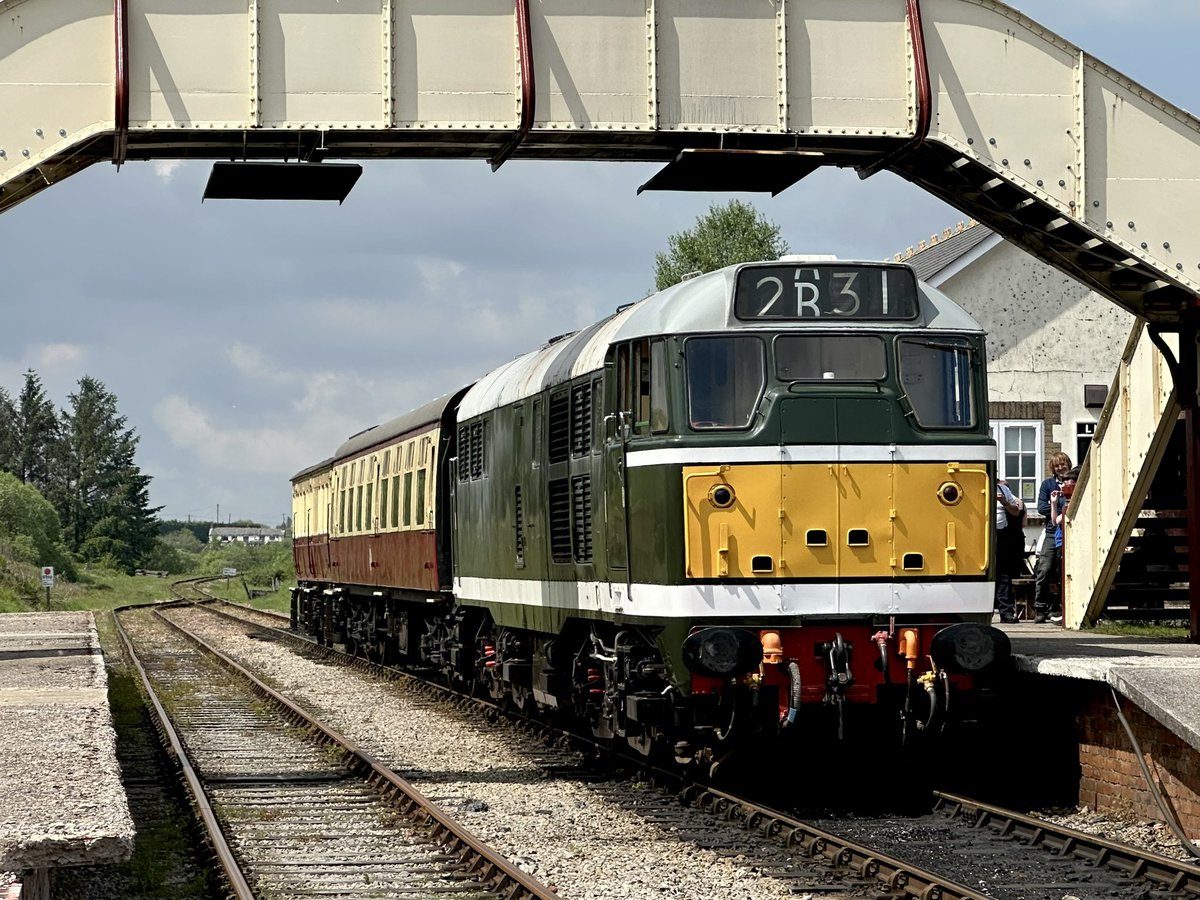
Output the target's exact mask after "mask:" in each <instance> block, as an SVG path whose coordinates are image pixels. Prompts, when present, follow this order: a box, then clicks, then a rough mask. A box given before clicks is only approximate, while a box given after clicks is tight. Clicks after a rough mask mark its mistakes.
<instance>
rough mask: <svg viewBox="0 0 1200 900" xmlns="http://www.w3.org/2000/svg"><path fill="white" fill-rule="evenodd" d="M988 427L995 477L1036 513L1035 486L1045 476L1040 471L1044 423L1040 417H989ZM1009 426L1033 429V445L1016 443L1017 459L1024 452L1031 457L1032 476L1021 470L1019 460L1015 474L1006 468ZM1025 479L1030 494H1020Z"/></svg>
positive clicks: (1011, 427) (1038, 484)
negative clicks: (992, 443) (1022, 473)
mask: <svg viewBox="0 0 1200 900" xmlns="http://www.w3.org/2000/svg"><path fill="white" fill-rule="evenodd" d="M988 427H989V430H990V431H991V435H992V438H993V439H994V440H995V441H996V477H997V478H1000V479H1004V480H1005V481H1007V482H1008V486H1009V489H1010V490H1012V492H1013V493H1014V494H1016V495H1017V496H1018V497H1020V498H1021V499H1022V500H1024V501H1025V506H1026V508H1027V509H1028V510H1029V511H1030V512H1031V513H1033V514H1036V513H1037V494H1038V489H1039V488H1040V487H1041V484H1042V481H1043V480H1044V479H1043V478H1042V475H1041V468H1042V458H1043V457H1044V456H1045V453H1044V447H1045V427H1046V423H1045V422H1044V421H1043V420H1042V419H992V420H991V421H989V423H988ZM1009 429H1013V430H1017V429H1031V430H1032V431H1033V446H1032V447H1031V448H1029V449H1025V448H1024V447H1023V446H1019V447H1018V449H1017V450H1016V451H1015V452H1016V454H1017V456H1018V459H1020V458H1021V457H1025V456H1029V457H1032V459H1033V475H1031V476H1028V477H1027V476H1023V475H1021V474H1020V471H1019V470H1020V465H1019V463H1018V473H1017V474H1016V475H1010V474H1009V472H1008V451H1007V450H1006V449H1005V445H1006V435H1007V432H1008V431H1009ZM1014 482H1015V484H1014ZM1026 483H1028V484H1031V485H1032V487H1031V488H1030V489H1029V490H1028V491H1027V492H1028V493H1029V494H1030V495H1031V496H1029V497H1025V496H1023V495H1022V490H1021V488H1022V486H1023V485H1025V484H1026Z"/></svg>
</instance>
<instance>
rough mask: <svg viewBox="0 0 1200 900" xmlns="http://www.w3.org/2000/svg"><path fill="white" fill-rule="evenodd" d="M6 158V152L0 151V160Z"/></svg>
mask: <svg viewBox="0 0 1200 900" xmlns="http://www.w3.org/2000/svg"><path fill="white" fill-rule="evenodd" d="M7 158H8V151H7V150H0V159H7Z"/></svg>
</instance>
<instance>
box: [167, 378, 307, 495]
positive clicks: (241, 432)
mask: <svg viewBox="0 0 1200 900" xmlns="http://www.w3.org/2000/svg"><path fill="white" fill-rule="evenodd" d="M154 420H155V422H156V423H157V424H158V425H159V427H160V428H162V430H163V431H164V432H165V433H166V435H167V438H168V440H169V441H170V442H171V443H172V444H173V445H174V446H175V447H176V448H182V449H184V450H185V451H187V452H190V453H192V454H194V455H195V456H196V457H197V459H198V461H199V462H200V463H202V464H203V465H205V466H210V467H214V468H217V469H222V470H226V471H239V472H250V473H263V474H265V473H271V474H272V475H277V474H278V473H279V472H280V471H281V469H289V468H290V469H292V470H295V469H299V468H301V463H302V462H303V460H304V458H305V456H306V452H307V451H306V450H305V448H304V447H303V446H301V445H300V442H298V441H297V432H296V430H295V429H286V428H274V427H270V426H261V427H251V428H245V427H236V426H234V427H226V426H222V425H221V424H219V423H218V422H216V421H214V418H213V416H212V415H211V414H210V413H209V412H208V411H206V410H204V409H203V408H201V407H200V406H198V405H197V404H196V403H195V402H193V401H192V400H191V399H190V398H188V397H184V396H182V395H179V394H173V395H171V396H169V397H166V398H164V399H163V400H162V401H160V402H159V403H158V404H157V405H156V406H155V407H154Z"/></svg>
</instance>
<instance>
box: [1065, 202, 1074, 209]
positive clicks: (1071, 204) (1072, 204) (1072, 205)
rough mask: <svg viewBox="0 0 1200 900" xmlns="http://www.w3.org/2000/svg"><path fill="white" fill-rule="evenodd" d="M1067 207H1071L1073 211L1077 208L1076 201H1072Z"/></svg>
mask: <svg viewBox="0 0 1200 900" xmlns="http://www.w3.org/2000/svg"><path fill="white" fill-rule="evenodd" d="M1067 206H1069V207H1071V209H1074V208H1075V201H1074V200H1072V201H1071V202H1070V203H1068V204H1067Z"/></svg>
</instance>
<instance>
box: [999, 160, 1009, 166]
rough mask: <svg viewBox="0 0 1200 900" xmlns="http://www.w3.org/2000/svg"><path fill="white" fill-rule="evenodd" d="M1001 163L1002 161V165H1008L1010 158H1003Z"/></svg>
mask: <svg viewBox="0 0 1200 900" xmlns="http://www.w3.org/2000/svg"><path fill="white" fill-rule="evenodd" d="M1000 163H1001V164H1002V165H1005V166H1007V165H1008V160H1007V159H1002V160H1000Z"/></svg>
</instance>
